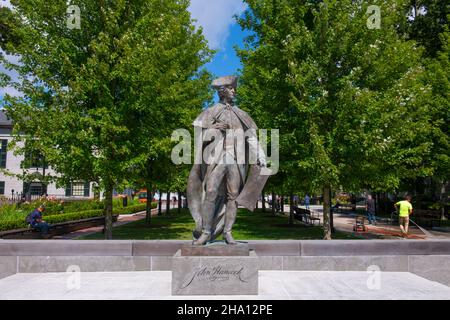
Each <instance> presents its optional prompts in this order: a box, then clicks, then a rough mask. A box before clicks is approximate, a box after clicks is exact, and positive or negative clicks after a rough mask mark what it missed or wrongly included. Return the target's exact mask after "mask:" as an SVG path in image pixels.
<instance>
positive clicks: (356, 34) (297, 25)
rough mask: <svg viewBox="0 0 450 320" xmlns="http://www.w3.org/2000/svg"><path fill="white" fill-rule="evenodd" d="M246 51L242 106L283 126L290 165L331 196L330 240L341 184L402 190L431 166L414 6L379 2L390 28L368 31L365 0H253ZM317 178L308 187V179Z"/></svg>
mask: <svg viewBox="0 0 450 320" xmlns="http://www.w3.org/2000/svg"><path fill="white" fill-rule="evenodd" d="M246 2H247V3H248V5H249V9H248V10H247V12H246V14H245V16H244V18H243V19H240V24H241V26H242V27H244V28H247V29H249V30H251V31H253V33H254V35H252V36H250V37H249V38H248V39H247V41H246V43H247V47H246V48H245V49H244V50H240V51H239V55H240V57H241V59H242V62H243V64H244V69H243V86H242V87H241V90H240V91H239V93H240V95H241V104H243V105H244V106H246V107H247V109H249V111H250V113H251V114H252V115H253V116H255V117H256V118H257V121H258V120H259V118H258V117H259V116H260V115H261V114H264V115H263V116H261V119H270V120H268V121H267V122H266V125H268V127H269V128H279V129H280V159H281V160H280V161H281V164H280V169H281V170H282V171H285V172H286V173H288V176H289V180H290V181H292V182H290V184H291V185H294V184H295V181H296V180H297V181H301V179H309V180H310V182H309V183H308V184H310V185H312V187H313V188H314V189H315V188H317V187H318V186H320V187H321V189H322V191H323V196H324V205H323V212H324V238H325V239H330V238H331V227H330V205H331V199H330V196H329V195H330V194H331V190H332V188H338V187H342V188H344V189H348V190H360V189H361V188H363V187H367V186H369V187H371V188H383V189H384V190H389V189H394V188H395V187H397V186H398V184H399V181H400V179H401V178H402V177H404V176H414V175H426V174H427V173H429V168H428V167H426V166H422V160H423V158H424V157H425V156H426V155H427V154H429V152H430V146H431V143H430V142H429V141H428V140H421V139H418V138H419V137H421V136H422V135H424V134H425V133H428V132H429V131H430V130H431V127H432V124H431V121H430V117H429V115H428V114H427V112H426V111H427V110H426V106H425V103H424V101H425V97H426V94H423V93H427V88H423V87H422V86H421V83H420V81H419V80H418V79H419V77H420V76H421V75H422V74H423V73H424V70H423V68H422V67H421V63H420V54H421V52H420V49H419V48H417V46H416V45H415V42H413V41H405V40H404V39H402V38H401V37H400V36H399V35H398V32H397V29H396V28H397V25H396V23H395V22H396V21H398V15H399V12H401V10H402V8H403V5H404V3H403V2H402V1H378V2H377V4H378V5H379V6H380V8H381V11H382V21H381V29H376V28H375V29H374V28H369V27H368V19H369V16H370V14H367V9H368V4H365V3H361V2H357V1H350V0H345V1H335V0H326V1H300V3H299V1H291V0H265V1H263V0H261V1H256V0H247V1H246ZM308 184H307V185H308Z"/></svg>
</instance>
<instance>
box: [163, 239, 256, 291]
mask: <svg viewBox="0 0 450 320" xmlns="http://www.w3.org/2000/svg"><path fill="white" fill-rule="evenodd" d="M258 269H259V263H258V256H257V255H256V253H255V252H254V251H253V250H251V251H250V250H249V248H248V245H247V244H242V243H240V244H237V245H226V244H220V243H219V244H214V243H213V244H211V245H206V246H189V245H186V246H183V247H182V248H181V249H180V250H178V251H177V253H176V254H175V256H174V257H173V263H172V294H173V295H257V294H258Z"/></svg>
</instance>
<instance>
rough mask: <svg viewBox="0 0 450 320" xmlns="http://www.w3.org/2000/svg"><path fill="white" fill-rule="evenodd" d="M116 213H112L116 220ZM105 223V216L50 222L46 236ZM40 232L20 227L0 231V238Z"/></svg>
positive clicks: (33, 235) (25, 236)
mask: <svg viewBox="0 0 450 320" xmlns="http://www.w3.org/2000/svg"><path fill="white" fill-rule="evenodd" d="M117 218H118V215H113V222H116V221H117ZM104 224H105V217H94V218H86V219H80V220H74V221H67V222H60V223H55V224H51V225H50V227H49V229H48V237H49V238H51V237H54V236H59V235H63V234H67V233H70V232H73V231H77V230H81V229H87V228H92V227H98V226H102V225H104ZM41 238H42V237H41V233H40V232H39V231H37V230H36V229H34V228H31V227H28V228H21V229H14V230H7V231H1V232H0V239H41Z"/></svg>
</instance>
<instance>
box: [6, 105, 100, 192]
mask: <svg viewBox="0 0 450 320" xmlns="http://www.w3.org/2000/svg"><path fill="white" fill-rule="evenodd" d="M12 128H13V124H12V122H11V120H10V119H8V117H7V116H6V114H5V113H4V112H3V110H0V168H1V169H3V170H6V171H7V172H8V173H12V174H19V175H20V174H23V173H24V170H28V172H30V173H32V174H33V175H35V176H36V179H35V180H34V181H32V182H29V183H27V182H25V181H22V180H21V179H19V178H18V177H15V176H9V175H7V174H5V172H1V171H0V195H4V196H8V197H9V196H15V197H17V196H20V195H27V196H31V197H38V196H40V195H42V194H47V195H49V196H56V197H59V198H63V197H71V198H72V197H74V198H89V197H93V196H94V193H93V190H92V186H93V183H90V182H83V181H80V182H74V183H72V184H71V185H70V186H67V187H65V188H57V187H56V184H54V183H50V184H48V185H45V184H44V183H42V177H43V176H46V175H55V172H54V171H53V170H52V169H51V168H50V167H48V166H47V165H46V164H45V161H42V157H39V156H37V157H36V156H31V157H29V158H28V159H27V161H24V160H25V157H24V156H23V155H20V156H17V155H14V151H13V150H8V145H9V143H10V141H11V140H12Z"/></svg>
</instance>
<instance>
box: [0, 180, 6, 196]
mask: <svg viewBox="0 0 450 320" xmlns="http://www.w3.org/2000/svg"><path fill="white" fill-rule="evenodd" d="M0 194H5V181H0Z"/></svg>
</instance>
